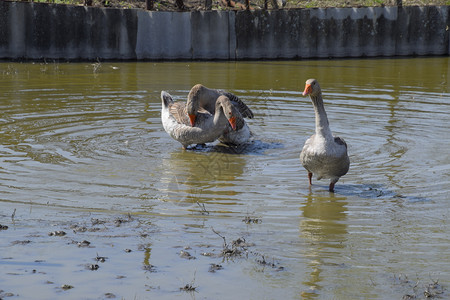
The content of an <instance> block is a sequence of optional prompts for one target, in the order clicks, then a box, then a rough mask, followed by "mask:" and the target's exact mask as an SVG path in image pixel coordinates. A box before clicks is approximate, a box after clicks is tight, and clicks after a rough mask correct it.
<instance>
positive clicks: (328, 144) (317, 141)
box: [300, 79, 350, 192]
mask: <svg viewBox="0 0 450 300" xmlns="http://www.w3.org/2000/svg"><path fill="white" fill-rule="evenodd" d="M306 95H309V97H310V98H311V102H312V103H313V106H314V111H315V119H316V133H315V134H314V135H312V136H311V137H310V138H309V139H308V140H306V142H305V145H304V146H303V149H302V152H301V153H300V161H301V163H302V165H303V167H304V168H305V169H306V170H307V171H308V178H309V184H310V185H311V184H312V175H313V174H314V175H316V177H317V179H318V180H319V179H321V178H329V179H330V185H329V191H330V192H334V185H335V183H336V182H337V181H338V180H339V178H340V177H341V176H344V175H345V174H347V172H348V170H349V167H350V159H349V157H348V154H347V144H346V143H345V141H344V140H343V139H342V138H340V137H334V136H333V134H332V133H331V129H330V126H329V123H328V118H327V114H326V112H325V107H324V105H323V99H322V91H321V89H320V86H319V83H318V82H317V80H315V79H308V80H307V81H306V85H305V90H304V92H303V96H306Z"/></svg>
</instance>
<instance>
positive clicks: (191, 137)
mask: <svg viewBox="0 0 450 300" xmlns="http://www.w3.org/2000/svg"><path fill="white" fill-rule="evenodd" d="M161 100H162V109H161V121H162V124H163V127H164V130H165V131H166V132H167V133H168V134H169V135H170V136H171V137H172V138H173V139H175V140H176V141H178V142H180V143H181V144H182V145H183V148H184V149H186V148H187V147H188V146H189V145H192V144H205V143H210V142H214V141H215V140H216V139H218V138H219V137H220V136H221V135H222V134H223V132H224V130H225V129H226V126H227V124H230V126H231V127H232V128H233V129H235V128H236V118H235V116H234V114H236V110H235V108H234V106H233V105H232V104H231V101H230V100H229V99H228V98H227V97H226V96H220V97H219V98H217V101H216V104H215V113H214V115H211V114H210V113H198V114H197V121H196V126H195V127H192V126H189V118H188V116H187V114H186V104H185V103H183V102H174V101H173V99H172V96H171V95H170V94H169V93H167V92H165V91H162V92H161Z"/></svg>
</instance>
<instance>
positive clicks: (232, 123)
mask: <svg viewBox="0 0 450 300" xmlns="http://www.w3.org/2000/svg"><path fill="white" fill-rule="evenodd" d="M228 122H229V123H230V125H231V128H233V130H236V117H231V118H229V119H228Z"/></svg>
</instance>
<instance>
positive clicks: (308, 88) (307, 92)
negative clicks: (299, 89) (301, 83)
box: [302, 84, 312, 96]
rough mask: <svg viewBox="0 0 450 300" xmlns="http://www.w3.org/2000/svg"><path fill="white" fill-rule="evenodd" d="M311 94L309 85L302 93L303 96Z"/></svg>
mask: <svg viewBox="0 0 450 300" xmlns="http://www.w3.org/2000/svg"><path fill="white" fill-rule="evenodd" d="M311 92H312V87H311V85H310V84H306V85H305V90H304V91H303V94H302V95H303V96H306V95H309V94H311Z"/></svg>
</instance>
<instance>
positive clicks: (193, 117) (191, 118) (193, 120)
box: [189, 115, 195, 127]
mask: <svg viewBox="0 0 450 300" xmlns="http://www.w3.org/2000/svg"><path fill="white" fill-rule="evenodd" d="M189 121H190V122H191V126H192V127H194V125H195V115H189Z"/></svg>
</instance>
